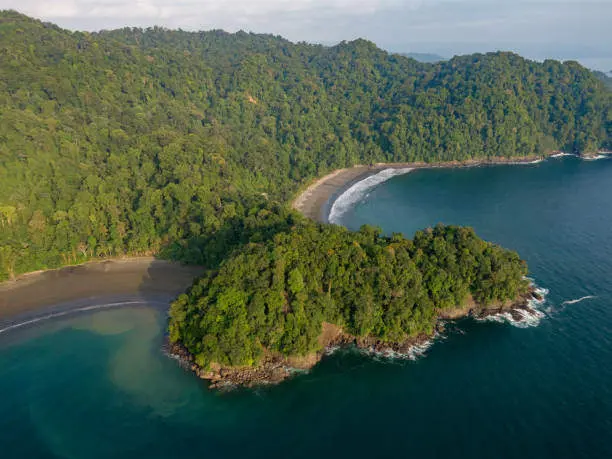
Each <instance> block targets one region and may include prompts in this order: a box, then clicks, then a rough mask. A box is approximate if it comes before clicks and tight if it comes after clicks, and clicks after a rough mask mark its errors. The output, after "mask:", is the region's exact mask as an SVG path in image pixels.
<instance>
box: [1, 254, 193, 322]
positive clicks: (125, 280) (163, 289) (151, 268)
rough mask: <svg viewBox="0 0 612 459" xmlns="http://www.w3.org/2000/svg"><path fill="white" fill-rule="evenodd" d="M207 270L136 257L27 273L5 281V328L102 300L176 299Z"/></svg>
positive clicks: (2, 318)
mask: <svg viewBox="0 0 612 459" xmlns="http://www.w3.org/2000/svg"><path fill="white" fill-rule="evenodd" d="M201 272H202V268H201V267H197V266H186V265H182V264H180V263H177V262H172V261H167V260H158V259H156V258H154V257H130V258H114V259H106V260H101V261H90V262H87V263H84V264H80V265H74V266H66V267H63V268H58V269H49V270H44V271H35V272H30V273H26V274H22V275H20V276H17V277H16V278H15V279H14V280H9V281H5V282H2V283H0V328H6V327H7V326H11V325H14V324H15V323H18V322H20V321H21V322H23V321H28V320H32V319H34V318H36V317H38V316H44V315H49V314H51V313H54V312H57V311H62V312H66V311H69V310H71V309H74V310H78V309H79V308H83V306H84V304H85V303H87V304H93V303H95V302H96V301H97V302H108V301H111V302H113V301H114V302H122V301H124V302H128V303H129V302H130V301H136V300H138V299H142V300H143V302H146V300H148V299H151V300H152V299H155V301H158V302H159V301H163V302H167V303H168V304H170V301H172V299H173V298H174V297H176V296H177V295H179V294H180V293H182V292H184V291H185V290H186V289H187V288H188V287H189V286H190V285H191V284H192V282H193V279H194V278H195V277H197V276H199V275H200V274H201Z"/></svg>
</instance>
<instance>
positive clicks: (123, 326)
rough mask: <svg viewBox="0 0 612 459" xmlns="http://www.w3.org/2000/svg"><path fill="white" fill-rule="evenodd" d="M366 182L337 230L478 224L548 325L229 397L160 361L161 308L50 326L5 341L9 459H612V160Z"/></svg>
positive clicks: (2, 398) (480, 330)
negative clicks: (522, 267) (527, 281)
mask: <svg viewBox="0 0 612 459" xmlns="http://www.w3.org/2000/svg"><path fill="white" fill-rule="evenodd" d="M387 175H390V174H387ZM383 177H384V175H383ZM369 183H370V187H367V186H363V185H362V186H357V188H353V189H352V190H349V193H348V194H347V195H344V196H343V197H341V198H340V199H341V200H342V201H340V206H337V207H336V212H335V215H334V220H335V221H337V222H339V223H342V224H344V225H346V226H347V227H349V228H352V229H357V228H359V227H360V226H361V225H362V224H365V223H367V224H371V225H377V226H380V227H381V228H382V229H383V231H384V232H386V233H391V232H403V233H405V234H406V235H411V234H413V233H414V232H415V231H416V230H418V229H422V228H425V227H427V226H432V225H435V224H436V223H438V222H442V223H446V224H456V225H469V226H472V227H474V228H475V230H476V232H477V233H478V234H479V235H480V236H481V237H483V238H485V239H488V240H491V241H494V242H497V243H499V244H501V245H503V246H506V247H508V248H512V249H514V250H516V251H518V252H519V254H520V255H521V256H522V257H523V258H524V259H526V260H527V262H528V264H529V267H530V271H531V273H530V276H531V277H532V278H533V279H534V282H535V283H536V284H537V285H538V286H539V287H542V288H545V289H548V291H549V293H548V295H547V296H546V302H545V303H544V304H541V305H539V306H538V308H540V311H541V315H542V317H541V318H540V319H539V320H537V321H532V322H531V323H529V324H527V325H528V326H526V325H525V324H512V323H508V322H506V321H499V322H495V321H488V322H475V321H472V320H469V319H467V320H462V321H460V322H457V323H455V324H451V325H450V326H449V327H448V328H447V331H446V333H445V334H444V335H443V336H441V337H439V338H438V339H437V340H436V341H435V342H434V344H433V345H432V346H431V347H430V348H429V349H427V350H426V351H425V353H424V355H423V356H421V357H420V358H417V359H416V360H401V359H400V360H385V359H372V358H369V357H365V356H363V355H361V354H359V353H357V352H355V351H340V352H337V353H335V354H333V355H332V356H330V357H328V358H326V359H325V360H323V361H322V362H321V363H320V364H319V365H318V366H317V367H315V368H314V369H313V370H312V371H311V372H310V373H308V374H302V375H299V376H297V377H295V378H294V379H292V380H290V381H288V382H285V383H283V384H281V385H279V386H276V387H266V388H261V389H257V390H235V391H231V392H225V393H219V392H212V391H209V390H208V389H207V388H206V384H205V383H204V382H202V381H200V380H198V379H196V378H195V377H193V376H192V375H191V374H190V373H188V372H186V371H184V370H183V369H181V368H180V367H179V366H178V365H177V364H176V362H175V361H173V360H171V359H169V358H167V357H166V356H165V355H164V354H163V353H162V351H161V344H162V335H163V329H164V324H165V317H164V311H163V310H160V309H159V308H154V307H146V306H139V307H128V308H122V309H110V310H103V311H99V312H90V313H87V314H77V315H73V316H64V317H62V318H60V319H55V320H47V321H41V322H38V323H37V324H35V325H31V326H28V327H22V328H19V329H15V330H12V331H7V332H4V333H0V457H1V458H3V459H9V458H87V459H89V458H91V459H95V458H165V459H167V458H174V457H177V458H259V457H262V458H264V457H265V458H293V457H298V458H327V457H329V458H398V457H401V458H434V457H443V458H449V457H457V458H521V459H524V458H572V459H574V458H612V238H611V236H612V159H611V160H607V159H602V160H599V161H583V160H579V159H577V158H572V157H569V158H559V159H551V160H548V161H545V162H542V163H539V164H533V165H515V166H488V167H475V168H469V169H453V170H450V169H430V170H417V171H411V172H409V173H407V174H405V175H396V176H393V177H391V178H389V179H388V180H386V181H382V179H381V180H370V182H369ZM342 202H344V203H345V204H346V205H344V206H342ZM338 209H340V210H338Z"/></svg>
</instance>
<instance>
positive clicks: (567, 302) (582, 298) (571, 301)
mask: <svg viewBox="0 0 612 459" xmlns="http://www.w3.org/2000/svg"><path fill="white" fill-rule="evenodd" d="M591 298H597V297H596V296H594V295H587V296H583V297H581V298H577V299H575V300H567V301H564V302H563V303H561V304H576V303H580V302H581V301H584V300H590V299H591Z"/></svg>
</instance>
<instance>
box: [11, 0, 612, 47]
mask: <svg viewBox="0 0 612 459" xmlns="http://www.w3.org/2000/svg"><path fill="white" fill-rule="evenodd" d="M0 8H12V9H16V10H18V11H21V12H23V13H25V14H28V15H31V16H34V17H37V18H40V19H43V20H46V21H52V22H55V23H57V24H58V25H60V26H62V27H66V28H69V29H79V30H99V29H110V28H117V27H124V26H140V27H148V26H153V25H160V26H165V27H169V28H182V29H185V30H209V29H225V30H228V31H236V30H240V29H242V30H247V31H254V32H263V33H273V34H279V35H282V36H284V37H286V38H288V39H290V40H294V41H302V40H304V41H309V42H319V43H326V44H331V43H336V42H338V41H341V40H350V39H353V38H357V37H363V38H367V39H370V40H372V41H374V42H375V43H377V44H378V45H380V46H383V47H385V48H387V49H391V50H394V51H433V52H438V53H441V54H444V55H452V54H454V53H466V52H473V51H486V50H492V49H511V50H515V51H518V52H521V53H523V54H527V55H532V56H536V55H537V56H538V57H539V56H544V55H546V56H553V57H554V56H561V55H563V57H568V58H569V57H575V56H587V54H588V55H591V56H595V55H597V56H604V55H612V50H610V49H609V43H610V38H609V32H608V29H609V20H610V18H612V0H0ZM585 53H586V54H585Z"/></svg>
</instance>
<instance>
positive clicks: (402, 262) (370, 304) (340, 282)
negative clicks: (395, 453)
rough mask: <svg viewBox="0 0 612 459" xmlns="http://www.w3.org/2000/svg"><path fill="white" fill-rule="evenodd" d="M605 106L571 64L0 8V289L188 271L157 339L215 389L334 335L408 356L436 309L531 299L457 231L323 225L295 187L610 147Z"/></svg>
mask: <svg viewBox="0 0 612 459" xmlns="http://www.w3.org/2000/svg"><path fill="white" fill-rule="evenodd" d="M611 108H612V91H610V88H609V79H608V80H606V79H604V78H602V77H601V75H596V74H594V73H593V72H591V71H589V70H587V69H585V68H584V67H582V66H580V65H579V64H578V63H576V62H565V63H560V62H557V61H553V60H547V61H544V62H534V61H530V60H526V59H523V58H522V57H520V56H518V55H516V54H513V53H509V52H497V53H489V54H474V55H469V56H458V57H454V58H452V59H450V60H448V61H443V62H436V63H422V62H417V61H416V60H414V59H411V58H408V57H405V56H401V55H396V54H389V53H387V52H385V51H383V50H381V49H379V48H377V47H376V46H375V45H374V44H373V43H371V42H368V41H366V40H361V39H359V40H355V41H351V42H342V43H339V44H338V45H336V46H331V47H327V46H321V45H311V44H306V43H297V44H296V43H292V42H289V41H287V40H285V39H283V38H281V37H277V36H272V35H260V34H252V33H245V32H238V33H235V34H230V33H226V32H223V31H218V30H217V31H209V32H185V31H181V30H167V29H164V28H159V27H154V28H149V29H138V28H125V29H120V30H111V31H101V32H97V33H88V32H72V31H67V30H63V29H61V28H59V27H57V26H55V25H53V24H49V23H43V22H40V21H38V20H35V19H32V18H29V17H26V16H24V15H21V14H19V13H17V12H14V11H3V12H0V114H1V117H2V123H0V280H6V279H11V278H13V277H14V276H16V275H18V274H20V273H24V272H29V271H34V270H39V269H47V268H53V267H58V266H63V265H67V264H75V263H80V262H83V261H86V260H90V259H99V258H107V257H114V256H124V255H132V256H134V255H136V256H138V255H156V256H158V257H161V258H166V259H171V260H177V261H181V262H184V263H189V264H196V265H200V266H202V270H203V277H202V278H201V279H199V280H197V281H196V282H195V283H194V286H193V287H192V288H191V289H190V290H189V292H188V293H187V294H185V295H183V296H181V297H180V298H179V299H177V301H176V302H175V303H174V304H173V305H172V308H171V320H170V340H171V341H172V343H173V345H174V348H175V350H176V352H177V353H180V354H181V356H182V358H183V359H184V360H185V361H189V362H191V363H192V364H193V365H194V366H195V369H196V370H197V371H198V372H199V373H201V374H204V373H206V375H208V376H210V374H209V373H210V372H211V371H212V372H213V373H215V371H217V373H216V374H217V375H218V374H220V372H225V373H227V372H228V371H229V370H228V369H243V370H244V368H247V369H249V368H250V369H254V368H260V369H262V368H264V369H266V368H267V370H265V371H268V370H270V369H271V368H272V369H274V370H270V371H272V372H276V373H278V371H277V369H278V368H281V369H282V368H285V367H287V368H288V367H289V366H290V365H285V364H287V362H289V361H288V360H287V359H292V358H298V357H299V358H300V359H304V358H305V359H309V358H310V359H311V360H312V359H314V360H316V359H317V358H318V357H317V356H318V355H320V353H321V351H322V350H323V349H324V348H325V347H326V346H328V345H330V344H331V343H332V342H349V341H351V342H357V343H361V344H363V345H364V346H366V345H367V346H374V347H376V346H378V345H384V346H391V347H393V346H396V347H397V346H400V347H401V346H403V345H406V343H410V342H415V340H417V341H418V340H419V339H421V338H420V337H424V336H425V337H426V336H429V335H431V333H432V332H433V331H434V330H435V327H436V323H437V320H438V319H439V318H440V317H445V316H449V317H450V316H453V317H454V316H458V315H463V314H467V313H469V312H470V311H471V312H472V313H475V314H480V313H484V312H485V311H487V310H490V309H491V308H497V309H498V310H499V309H504V308H512V307H515V306H517V305H518V306H519V307H521V305H524V304H525V303H526V301H527V299H528V298H529V296H530V295H531V293H530V290H529V287H528V285H527V284H526V281H525V280H524V275H525V273H526V266H525V264H524V263H523V262H522V261H521V260H520V259H519V257H518V255H516V254H515V253H513V252H510V251H507V250H505V249H502V248H500V247H497V246H495V245H492V244H489V243H486V242H484V241H482V240H480V239H479V238H478V237H477V236H476V235H474V233H473V231H472V230H470V229H466V228H455V227H437V228H434V229H430V230H426V231H424V232H422V233H418V234H417V235H416V236H415V237H414V239H413V240H408V239H405V238H404V237H403V236H401V235H393V236H383V235H381V234H380V233H379V232H378V231H377V230H375V229H372V228H364V229H362V230H361V231H360V232H357V233H355V232H350V231H348V230H346V229H343V228H339V227H336V226H332V225H322V224H319V223H315V222H312V221H310V220H307V219H305V218H304V217H303V216H301V215H299V214H298V213H297V212H295V211H293V210H291V209H290V202H291V200H292V198H294V197H295V195H296V193H297V192H298V191H299V190H301V189H303V188H304V187H305V186H306V185H307V184H308V183H310V182H311V181H312V180H313V179H315V178H316V177H320V176H323V175H325V174H326V173H329V172H330V171H333V170H335V169H340V168H346V167H351V166H354V165H358V164H362V165H368V164H374V163H391V162H392V163H400V162H420V163H447V162H462V161H473V160H486V161H491V162H495V161H496V160H503V159H506V160H507V159H508V158H527V157H542V156H546V155H548V154H550V153H552V152H553V151H566V152H572V153H576V154H587V155H588V154H594V153H596V152H598V151H599V150H602V149H605V150H610V149H612V135H611V134H612V111H611ZM312 356H315V357H312ZM266 365H267V366H266ZM296 366H299V365H298V363H296ZM232 371H233V370H232ZM240 371H242V370H240ZM249 371H250V370H249ZM282 371H285V370H282ZM282 371H281V372H282ZM230 373H231V371H230ZM247 373H248V372H247ZM244 374H245V373H244V371H243V372H242V373H241V375H242V376H240V375H239V376H237V378H238V379H240V378H241V377H243V376H244ZM272 376H273V375H272ZM214 377H216V376H214V375H213V378H214ZM257 377H259V376H257ZM254 379H256V378H255V377H253V378H251V379H250V380H249V378H248V377H246V380H247V381H253V380H254ZM264 379H265V376H264ZM270 379H274V378H270Z"/></svg>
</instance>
